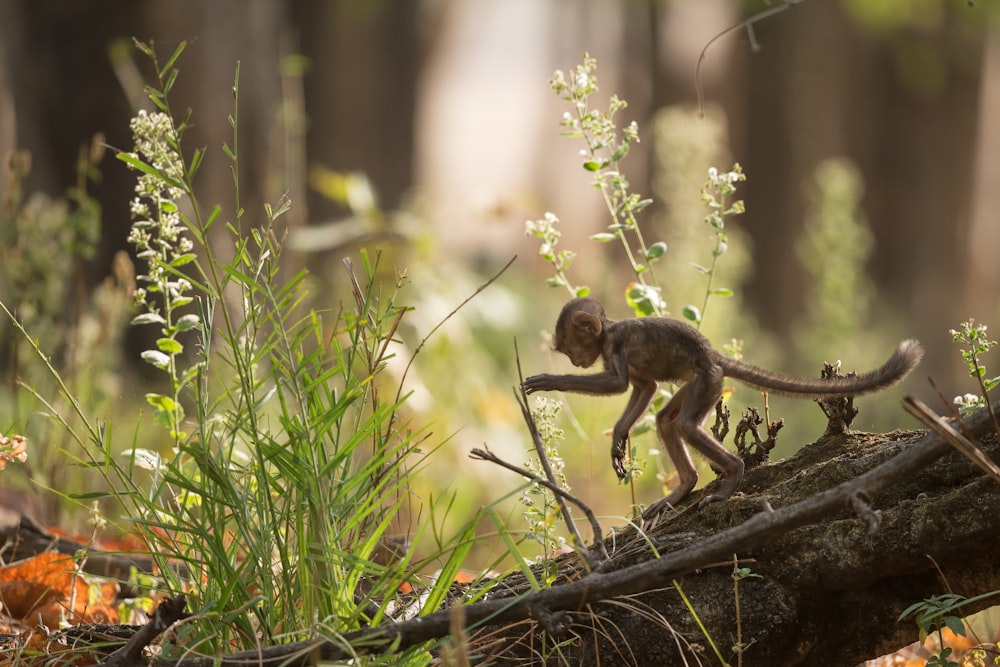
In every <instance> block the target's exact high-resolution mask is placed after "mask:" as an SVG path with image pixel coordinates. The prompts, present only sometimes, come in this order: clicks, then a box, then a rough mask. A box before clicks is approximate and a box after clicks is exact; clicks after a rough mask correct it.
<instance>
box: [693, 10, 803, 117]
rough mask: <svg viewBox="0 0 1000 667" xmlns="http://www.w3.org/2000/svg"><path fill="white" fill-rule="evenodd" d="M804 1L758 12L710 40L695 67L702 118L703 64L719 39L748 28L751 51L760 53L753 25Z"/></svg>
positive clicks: (703, 92) (703, 110)
mask: <svg viewBox="0 0 1000 667" xmlns="http://www.w3.org/2000/svg"><path fill="white" fill-rule="evenodd" d="M802 1H803V0H785V3H784V4H782V5H778V6H777V7H771V8H770V9H765V10H764V11H762V12H758V13H756V14H754V15H753V16H751V17H750V18H748V19H744V20H742V21H740V22H739V23H737V24H735V25H732V26H729V27H728V28H726V29H725V30H723V31H722V32H720V33H719V34H717V35H716V36H715V37H713V38H712V39H710V40H708V43H706V44H705V47H704V48H703V49H702V50H701V53H700V54H698V64H697V65H695V67H694V88H695V91H697V95H698V113H699V114H700V115H702V116H704V115H705V90H704V87H703V86H702V85H701V63H702V61H703V60H705V54H706V53H708V50H709V49H710V48H712V45H713V44H715V42H717V41H718V40H719V39H721V38H723V37H725V36H726V35H728V34H729V33H731V32H733V31H734V30H740V29H741V28H746V29H747V34H748V36H749V38H750V48H751V50H752V51H759V50H760V45H759V44H758V43H757V37H756V35H755V34H754V32H753V24H754V23H757V22H758V21H763V20H764V19H766V18H770V17H772V16H774V15H775V14H779V13H781V12H783V11H785V10H786V9H791V7H792V6H793V5H797V4H799V3H800V2H802Z"/></svg>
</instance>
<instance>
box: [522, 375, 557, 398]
mask: <svg viewBox="0 0 1000 667" xmlns="http://www.w3.org/2000/svg"><path fill="white" fill-rule="evenodd" d="M521 387H522V388H523V389H524V392H525V393H526V394H533V393H535V392H536V391H553V390H555V389H557V388H558V387H557V382H556V377H555V376H554V375H549V374H548V373H542V374H541V375H532V376H530V377H527V378H525V379H524V382H522V383H521Z"/></svg>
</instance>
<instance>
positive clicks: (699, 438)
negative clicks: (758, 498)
mask: <svg viewBox="0 0 1000 667" xmlns="http://www.w3.org/2000/svg"><path fill="white" fill-rule="evenodd" d="M555 349H556V351H557V352H561V353H563V354H565V355H566V356H567V357H569V359H570V361H571V362H572V363H573V365H574V366H577V367H580V368H589V367H590V366H592V365H593V364H594V363H595V362H596V361H597V360H598V359H599V358H600V359H603V361H604V371H603V372H601V373H595V374H592V375H549V374H541V375H532V376H531V377H529V378H527V379H525V381H524V389H525V391H526V392H528V393H529V394H530V393H533V392H536V391H571V392H577V393H582V394H596V395H607V394H620V393H623V392H625V391H626V390H627V389H628V388H629V385H631V386H632V395H631V396H630V397H629V401H628V404H627V405H626V407H625V412H624V413H623V414H622V416H621V418H620V419H619V420H618V422H617V423H616V424H615V427H614V431H613V433H612V443H611V462H612V466H613V468H614V470H615V473H616V474H617V475H618V477H619V478H622V477H624V476H625V463H624V458H625V448H626V444H627V440H628V434H629V431H631V430H632V426H633V425H634V424H635V422H636V421H637V420H638V419H639V417H641V416H642V414H643V413H644V412H645V411H646V408H647V407H648V406H649V403H650V401H651V400H652V399H653V396H654V395H655V393H656V388H657V383H658V382H660V381H670V382H677V383H684V384H683V386H682V387H681V388H680V389H679V390H678V391H677V393H675V394H674V396H673V398H671V399H670V401H669V402H668V403H667V405H666V406H665V407H664V408H663V409H662V410H660V411H659V412H658V413H657V415H656V425H657V432H658V433H659V435H660V438H661V440H662V441H663V443H664V445H665V447H666V450H667V454H668V455H669V456H670V458H671V460H672V461H673V463H674V466H675V467H676V468H677V474H678V477H679V478H680V484H679V485H678V487H677V488H676V489H674V490H673V491H672V492H671V493H670V495H668V496H667V497H666V498H662V499H661V500H659V501H657V502H655V503H653V504H652V505H651V506H650V507H649V509H647V510H646V512H645V513H644V514H643V516H644V517H647V518H648V517H651V516H653V515H655V514H657V513H659V512H660V511H662V510H663V509H664V508H666V507H668V506H673V505H676V504H677V503H678V502H680V501H681V500H682V499H683V498H684V497H685V496H687V494H688V493H690V492H691V490H692V489H693V488H694V486H695V484H696V483H697V481H698V473H697V471H696V470H695V468H694V464H693V463H692V462H691V457H690V455H689V454H688V451H687V447H685V442H686V443H687V444H689V445H691V446H693V447H694V448H695V449H697V450H698V451H699V452H701V453H702V454H703V455H705V456H706V457H707V458H708V459H709V460H710V461H712V462H713V463H715V464H716V465H717V466H718V467H719V468H720V469H721V470H722V474H723V481H722V487H721V488H720V489H719V491H718V492H717V493H715V494H713V495H711V496H708V497H706V498H705V500H703V501H702V502H703V503H708V502H714V501H718V500H725V499H726V498H729V497H730V496H731V495H732V494H733V493H734V492H735V491H736V489H737V488H738V487H739V484H740V481H741V480H742V478H743V461H741V460H740V458H739V457H738V456H736V455H735V454H733V453H731V452H729V451H728V450H727V449H725V448H724V447H723V446H722V445H721V444H720V443H719V442H718V441H717V440H716V439H715V438H713V437H712V435H711V434H709V433H708V431H706V430H705V429H704V428H703V427H702V425H701V424H702V422H703V421H704V419H705V417H706V416H707V415H708V414H709V412H711V411H712V409H713V408H714V407H715V404H716V403H717V402H718V401H719V398H720V396H721V395H722V378H723V377H724V376H728V377H731V378H733V379H735V380H739V381H741V382H743V383H746V384H748V385H750V386H753V387H757V388H758V389H762V390H767V391H772V392H778V393H783V394H790V395H795V396H813V397H816V398H820V397H837V396H848V395H855V394H862V393H867V392H872V391H879V390H881V389H886V388H888V387H891V386H892V385H894V384H896V383H897V382H899V381H900V380H902V379H903V378H904V377H906V375H907V374H908V373H909V372H910V371H912V370H913V369H914V367H916V365H917V364H918V363H919V362H920V359H921V357H922V356H923V348H922V347H921V346H920V343H918V342H917V341H915V340H905V341H903V342H901V343H900V344H899V346H898V347H897V348H896V351H895V352H894V353H893V354H892V356H891V357H890V358H889V359H888V361H886V362H885V363H884V364H883V365H882V366H880V367H879V368H877V369H875V370H874V371H871V372H869V373H865V374H863V375H859V376H856V377H838V378H830V379H808V378H796V377H791V376H788V375H782V374H780V373H773V372H771V371H768V370H765V369H763V368H758V367H756V366H752V365H750V364H746V363H743V362H742V361H738V360H736V359H732V358H731V357H727V356H725V355H724V354H722V353H720V352H718V351H717V350H715V349H714V348H713V347H712V344H711V343H710V342H709V340H708V339H707V338H705V336H704V335H702V334H701V332H699V331H698V330H697V329H695V328H694V327H692V326H690V325H688V324H686V323H684V322H681V321H679V320H673V319H669V318H664V317H642V318H634V319H627V320H619V321H615V320H611V319H608V317H607V316H606V315H605V313H604V307H603V306H602V305H601V303H600V302H599V301H597V300H596V299H593V298H589V297H585V298H581V299H573V300H572V301H570V302H569V303H567V304H566V305H565V306H564V307H563V309H562V312H560V313H559V319H558V320H557V321H556V331H555Z"/></svg>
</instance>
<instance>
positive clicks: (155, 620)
mask: <svg viewBox="0 0 1000 667" xmlns="http://www.w3.org/2000/svg"><path fill="white" fill-rule="evenodd" d="M184 604H185V599H184V596H183V595H178V596H177V597H173V598H168V599H166V600H164V601H163V602H161V603H160V605H159V606H158V607H157V608H156V611H154V612H153V617H152V618H151V619H149V623H146V625H144V626H142V627H141V628H139V631H138V632H136V633H135V634H134V635H132V637H130V638H129V640H128V642H126V643H125V646H122V647H121V648H120V649H118V650H117V651H115V652H114V653H112V654H111V655H109V656H108V657H107V658H105V659H104V660H103V661H102V662H101V663H99V666H98V667H140V666H141V665H147V664H149V660H148V659H146V658H145V657H144V656H143V655H142V651H143V649H144V648H146V647H147V646H149V645H150V644H152V643H153V641H154V640H155V639H156V638H157V637H159V636H160V635H161V634H163V632H164V631H165V630H166V629H167V628H169V627H170V626H171V625H173V624H174V623H175V622H177V621H179V620H181V619H182V618H186V617H187V616H188V614H187V612H185V611H184Z"/></svg>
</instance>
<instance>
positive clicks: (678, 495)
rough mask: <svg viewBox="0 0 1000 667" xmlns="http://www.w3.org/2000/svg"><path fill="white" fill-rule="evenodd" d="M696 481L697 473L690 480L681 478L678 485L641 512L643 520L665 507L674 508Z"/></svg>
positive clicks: (653, 515)
mask: <svg viewBox="0 0 1000 667" xmlns="http://www.w3.org/2000/svg"><path fill="white" fill-rule="evenodd" d="M697 483H698V477H697V475H696V476H695V477H694V478H692V479H690V480H687V481H685V480H681V483H680V485H679V486H678V487H677V488H675V489H674V490H673V491H671V492H670V494H669V495H668V496H666V497H665V498H660V499H659V500H657V501H656V502H655V503H653V504H652V505H650V506H649V507H647V508H646V511H645V512H643V513H642V518H643V520H645V521H648V520H649V519H652V518H653V517H655V516H656V515H657V514H659V513H661V512H663V511H664V510H666V509H675V508H676V507H677V505H678V503H680V502H681V501H682V500H684V499H685V498H686V497H687V495H688V494H689V493H691V491H692V489H694V485H695V484H697Z"/></svg>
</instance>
